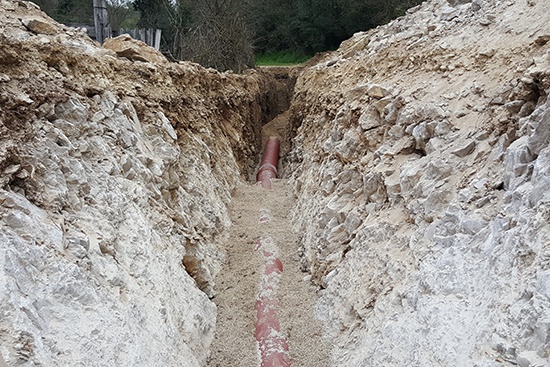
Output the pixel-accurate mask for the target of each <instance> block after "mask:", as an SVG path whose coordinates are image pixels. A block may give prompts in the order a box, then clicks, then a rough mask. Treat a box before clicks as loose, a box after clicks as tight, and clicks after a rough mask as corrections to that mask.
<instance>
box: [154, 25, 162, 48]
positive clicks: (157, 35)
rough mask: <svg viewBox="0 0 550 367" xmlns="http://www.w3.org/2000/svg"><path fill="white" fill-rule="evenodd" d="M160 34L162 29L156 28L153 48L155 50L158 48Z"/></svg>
mask: <svg viewBox="0 0 550 367" xmlns="http://www.w3.org/2000/svg"><path fill="white" fill-rule="evenodd" d="M161 34H162V30H161V29H157V30H155V46H154V47H155V48H156V49H157V50H160V35H161Z"/></svg>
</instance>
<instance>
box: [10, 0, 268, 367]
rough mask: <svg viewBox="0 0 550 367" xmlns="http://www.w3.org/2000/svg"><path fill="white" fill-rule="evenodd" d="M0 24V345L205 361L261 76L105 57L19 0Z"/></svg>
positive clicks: (98, 358) (53, 361)
mask: <svg viewBox="0 0 550 367" xmlns="http://www.w3.org/2000/svg"><path fill="white" fill-rule="evenodd" d="M21 19H36V20H40V22H42V23H36V22H35V23H32V22H26V21H25V20H23V21H21ZM0 24H1V25H2V27H0V109H1V113H0V219H1V220H0V287H1V290H0V351H1V355H3V357H4V359H5V360H6V362H7V363H8V365H10V366H20V365H25V366H38V365H41V366H78V365H86V366H91V365H94V366H161V365H162V366H201V365H204V364H205V361H206V358H207V355H208V347H209V345H210V342H211V339H212V337H213V329H214V325H215V320H216V309H215V306H214V304H213V303H212V302H211V301H210V300H209V298H208V295H209V296H212V292H213V291H212V289H213V288H212V285H213V279H214V277H215V275H216V274H217V272H218V271H219V267H220V263H221V260H222V259H223V257H224V254H223V251H221V250H220V247H219V245H220V243H222V242H223V240H224V238H225V237H226V233H227V229H228V227H229V225H230V222H229V219H228V216H227V210H226V204H227V203H228V201H229V200H230V194H231V190H232V188H233V187H234V186H235V184H236V182H237V181H238V180H240V179H241V175H245V174H247V173H248V171H249V170H250V168H251V167H253V165H254V164H255V162H254V156H255V154H256V152H257V150H258V146H259V143H260V127H259V125H260V124H259V123H260V122H261V119H262V115H263V111H265V110H267V107H266V106H265V104H266V103H267V102H268V97H267V96H266V93H267V90H268V87H267V84H268V81H267V78H266V77H265V76H263V75H262V74H261V73H250V74H249V75H241V76H238V75H231V74H220V73H217V72H214V71H212V70H205V69H203V68H200V67H199V66H197V65H193V64H189V63H179V64H169V65H165V66H163V67H160V66H158V65H156V64H152V63H149V62H140V61H135V62H131V61H128V60H126V59H118V58H117V57H116V55H115V54H114V53H113V52H112V51H110V50H106V49H102V48H99V47H98V46H97V45H96V44H95V43H94V42H92V41H91V40H90V39H89V38H87V37H86V36H85V35H84V33H83V32H82V31H80V30H75V29H71V28H66V27H63V26H61V25H58V24H56V23H54V22H53V21H51V19H49V18H47V17H46V16H44V15H43V14H42V13H41V12H40V11H39V10H38V9H37V8H36V7H35V6H34V5H32V4H31V3H26V2H7V1H4V0H3V1H2V2H1V3H0ZM32 24H35V25H36V24H42V25H41V26H40V27H41V28H40V29H46V30H48V29H59V30H62V32H61V33H56V34H53V35H52V34H50V33H51V32H49V31H39V30H38V28H36V27H34V26H33V25H32ZM134 59H136V60H138V59H137V58H134ZM143 59H144V60H147V58H146V57H144V58H143Z"/></svg>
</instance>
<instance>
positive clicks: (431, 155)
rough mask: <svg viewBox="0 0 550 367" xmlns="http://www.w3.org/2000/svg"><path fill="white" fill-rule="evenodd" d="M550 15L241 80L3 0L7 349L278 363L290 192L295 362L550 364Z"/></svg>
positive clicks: (498, 14)
mask: <svg viewBox="0 0 550 367" xmlns="http://www.w3.org/2000/svg"><path fill="white" fill-rule="evenodd" d="M547 8H548V4H547V2H546V1H545V0H520V1H511V0H473V1H469V0H430V1H426V2H424V3H423V4H422V5H420V6H418V7H415V8H413V9H410V10H408V11H407V15H405V16H404V17H401V18H399V19H396V20H394V21H392V22H391V23H389V24H387V25H384V26H381V27H378V28H377V29H374V30H371V31H369V32H362V33H358V34H356V35H354V36H353V37H352V38H351V39H350V40H348V41H346V42H344V43H343V44H342V45H341V47H340V49H339V50H337V51H334V52H330V53H326V54H323V55H318V56H316V57H315V58H314V59H313V60H311V61H310V62H308V63H307V64H306V65H304V66H303V67H301V68H300V69H293V70H286V69H271V70H257V71H254V70H251V71H249V72H246V73H244V74H242V75H236V74H233V73H230V72H228V73H219V72H217V71H214V70H211V69H204V68H202V67H200V66H199V65H196V64H192V63H187V62H179V63H169V62H168V61H167V60H166V59H165V58H164V56H162V55H161V54H160V53H158V52H156V51H155V50H153V49H151V48H149V47H147V46H145V45H144V44H142V43H139V42H136V41H132V40H131V39H128V38H126V37H121V38H117V39H114V40H110V41H109V42H107V43H106V44H104V45H103V47H101V46H100V45H98V44H97V43H95V42H93V41H92V40H90V39H89V38H88V37H87V36H86V35H85V31H83V30H80V29H74V28H70V27H66V26H63V25H60V24H58V23H56V22H55V21H53V20H52V19H50V18H49V17H48V16H46V15H45V14H44V13H42V12H41V11H40V9H39V8H38V7H37V6H36V5H34V4H32V3H30V2H25V1H13V0H0V366H1V365H3V364H6V365H7V366H193V367H195V366H207V365H208V366H259V359H258V351H257V350H256V344H255V341H254V338H253V332H254V325H253V324H254V313H253V305H254V302H255V297H256V294H257V290H258V288H257V287H258V281H259V272H260V259H259V258H258V255H257V254H256V253H255V252H254V246H255V241H256V240H257V238H258V236H260V235H261V230H260V229H259V228H260V227H258V221H257V218H258V215H259V213H258V211H259V210H260V209H266V207H268V208H267V209H270V211H271V213H272V215H273V220H272V222H273V223H272V225H271V227H269V228H268V229H269V230H270V231H271V232H272V233H273V236H274V238H275V239H276V241H277V242H278V243H279V246H280V249H281V259H282V260H283V263H284V264H285V265H284V267H285V269H284V275H283V277H282V278H281V285H280V289H279V293H280V294H279V297H280V299H281V302H280V303H281V305H280V310H279V316H280V318H281V323H282V325H283V329H284V333H285V334H286V335H287V337H288V340H289V347H290V355H291V358H292V360H293V365H294V366H305V367H316V366H350V367H351V366H395V367H401V366H407V365H410V366H472V367H474V366H476V367H497V366H521V367H543V366H550V224H549V223H550V193H549V189H550V171H549V168H548V167H550V97H549V91H550V13H549V12H548V9H547ZM294 82H296V84H295V86H294ZM293 87H294V94H293V95H292V94H291V93H292V89H293ZM269 135H277V136H279V137H280V138H281V140H282V156H281V163H280V173H281V176H282V178H283V179H282V180H279V181H277V182H275V184H274V188H273V190H271V191H269V192H266V191H265V190H263V189H261V188H260V187H258V186H254V185H252V184H251V183H250V181H252V180H253V177H254V174H255V173H254V170H255V169H256V168H257V162H258V160H259V155H260V151H261V146H262V142H263V141H265V139H266V138H267V137H268V136H269ZM264 228H265V227H264Z"/></svg>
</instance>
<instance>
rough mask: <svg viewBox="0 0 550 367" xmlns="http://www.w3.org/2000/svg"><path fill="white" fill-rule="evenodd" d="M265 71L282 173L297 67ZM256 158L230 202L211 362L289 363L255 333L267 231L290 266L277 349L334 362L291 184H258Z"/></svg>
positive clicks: (267, 113)
mask: <svg viewBox="0 0 550 367" xmlns="http://www.w3.org/2000/svg"><path fill="white" fill-rule="evenodd" d="M265 72H269V73H272V75H273V78H274V81H273V83H271V86H272V89H270V90H269V91H267V93H266V96H265V101H264V102H265V104H264V106H263V118H262V121H261V147H260V148H263V145H264V144H265V142H266V141H267V139H268V138H269V137H271V136H276V137H277V138H279V139H280V141H281V150H280V158H279V167H278V168H279V172H280V171H281V166H282V165H284V163H285V159H284V155H285V154H286V153H288V151H290V147H291V141H292V138H293V137H294V134H295V131H296V129H293V128H292V119H291V116H290V113H289V107H290V104H291V100H292V95H293V91H294V85H295V82H296V73H295V71H293V70H290V69H288V68H275V69H272V70H267V71H265ZM262 150H263V149H258V150H257V151H258V152H262ZM255 158H256V165H255V167H254V169H253V170H252V172H248V173H247V175H246V176H247V177H246V178H247V182H243V183H242V184H241V185H240V186H239V187H238V188H237V189H236V191H235V192H234V194H233V198H232V202H231V204H230V205H229V212H230V216H231V221H232V223H233V224H232V228H231V229H230V238H229V240H228V242H227V244H226V245H225V248H224V250H225V251H226V253H227V258H226V261H225V263H224V265H223V268H222V270H221V273H220V274H219V275H218V276H217V277H216V286H215V290H216V291H215V293H216V296H215V297H213V298H212V301H213V302H214V303H215V304H216V306H217V307H218V318H217V322H216V332H215V338H214V341H213V343H212V346H211V356H210V359H209V362H208V366H210V367H222V366H239V367H255V366H262V367H263V366H266V367H268V366H277V367H284V366H288V365H289V364H287V363H285V362H280V361H279V362H273V361H268V360H266V359H265V358H262V357H265V353H260V350H259V349H258V348H259V345H262V343H261V342H259V339H257V338H258V337H257V335H256V337H255V331H254V330H255V329H256V332H258V327H259V326H258V323H257V322H256V310H257V309H256V307H257V306H258V303H257V302H260V301H259V298H257V297H259V293H258V292H259V288H261V286H260V283H261V282H264V281H265V277H266V275H265V274H264V270H262V269H265V268H264V267H263V266H264V265H262V264H264V262H265V257H263V256H262V255H261V254H260V251H261V250H260V251H258V250H259V248H260V246H261V245H260V244H261V243H262V242H263V241H264V240H265V238H266V234H267V235H268V238H269V241H271V240H273V243H274V244H275V246H276V248H277V250H276V251H278V254H279V255H278V257H279V258H280V260H282V263H283V268H284V271H283V272H282V273H281V274H279V277H280V284H279V285H278V286H277V288H276V289H278V292H279V293H280V294H279V295H277V297H278V299H277V301H276V304H277V306H276V307H277V313H278V316H276V319H277V323H279V320H280V324H281V328H280V330H281V332H282V334H284V337H285V338H286V339H287V341H288V347H289V349H290V350H289V353H286V352H284V353H279V355H283V354H284V355H286V356H287V357H284V358H286V361H287V362H288V359H290V363H292V365H293V366H318V367H323V366H328V360H329V358H328V347H327V346H326V343H325V342H324V341H323V340H322V337H321V335H322V331H321V327H320V324H319V322H318V321H317V320H316V319H315V316H314V304H315V301H316V291H317V289H316V287H315V286H314V285H313V284H311V283H310V282H309V281H308V277H307V274H305V273H303V268H302V266H301V262H300V257H299V256H298V237H297V235H296V234H295V233H293V231H292V223H291V216H290V209H291V208H292V207H293V205H294V200H295V198H294V196H293V193H292V188H291V187H290V185H289V183H288V180H287V179H286V178H285V177H284V176H283V177H279V179H277V180H275V182H273V187H272V189H269V190H268V189H265V188H262V187H261V186H259V185H255V181H256V172H257V170H258V168H259V165H260V160H261V154H258V156H257V157H255ZM266 216H267V217H268V218H269V220H268V221H267V222H269V223H267V224H266V223H265V220H263V219H261V218H262V217H263V218H264V219H265V217H266ZM264 254H265V253H264ZM266 266H267V265H266ZM276 292H277V291H276ZM257 300H258V301H257ZM255 322H256V326H254V324H255ZM255 338H256V339H255ZM286 343H287V342H286V341H285V345H286Z"/></svg>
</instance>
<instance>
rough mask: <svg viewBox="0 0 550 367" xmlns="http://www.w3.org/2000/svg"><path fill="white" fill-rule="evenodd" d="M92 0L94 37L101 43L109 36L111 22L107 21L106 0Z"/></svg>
mask: <svg viewBox="0 0 550 367" xmlns="http://www.w3.org/2000/svg"><path fill="white" fill-rule="evenodd" d="M93 1H94V27H95V39H96V41H97V42H99V44H103V41H105V39H106V38H110V37H111V24H110V23H109V14H108V13H107V1H106V0H93Z"/></svg>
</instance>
